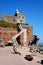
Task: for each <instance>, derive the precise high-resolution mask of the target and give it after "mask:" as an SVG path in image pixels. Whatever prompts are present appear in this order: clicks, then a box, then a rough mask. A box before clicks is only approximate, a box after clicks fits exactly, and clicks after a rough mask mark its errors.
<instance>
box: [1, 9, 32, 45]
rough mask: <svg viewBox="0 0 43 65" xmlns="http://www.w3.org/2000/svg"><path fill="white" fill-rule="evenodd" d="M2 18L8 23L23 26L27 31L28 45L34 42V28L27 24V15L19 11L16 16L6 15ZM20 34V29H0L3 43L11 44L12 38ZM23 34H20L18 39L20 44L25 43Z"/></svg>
mask: <svg viewBox="0 0 43 65" xmlns="http://www.w3.org/2000/svg"><path fill="white" fill-rule="evenodd" d="M0 18H2V20H3V21H6V22H8V23H13V24H16V25H17V24H18V23H19V24H21V26H22V27H23V28H24V29H26V30H27V32H26V37H27V39H26V41H27V42H26V44H29V43H30V41H32V40H33V28H32V26H30V25H28V24H26V16H25V14H21V13H19V11H18V10H16V12H15V15H14V16H5V15H0ZM19 32H20V30H19V28H9V27H0V39H2V41H0V44H1V43H4V44H5V43H8V42H9V43H10V41H11V40H12V37H13V36H15V35H16V34H18V33H19ZM23 35H24V34H23V33H22V34H20V35H19V36H18V37H17V42H18V44H23V41H24V39H25V38H24V37H23Z"/></svg>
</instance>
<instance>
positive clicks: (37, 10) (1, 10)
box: [0, 0, 43, 42]
mask: <svg viewBox="0 0 43 65" xmlns="http://www.w3.org/2000/svg"><path fill="white" fill-rule="evenodd" d="M16 9H18V10H19V12H20V13H23V14H25V15H26V23H27V24H29V25H31V26H32V27H33V34H34V35H37V36H38V37H39V38H40V40H39V42H43V0H0V14H3V15H9V16H13V15H14V14H15V10H16Z"/></svg>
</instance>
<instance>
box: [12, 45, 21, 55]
mask: <svg viewBox="0 0 43 65" xmlns="http://www.w3.org/2000/svg"><path fill="white" fill-rule="evenodd" d="M13 50H14V53H15V54H19V55H21V53H20V52H17V47H16V45H13Z"/></svg>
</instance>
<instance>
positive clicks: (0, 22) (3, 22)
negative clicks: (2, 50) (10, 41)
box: [0, 21, 17, 28]
mask: <svg viewBox="0 0 43 65" xmlns="http://www.w3.org/2000/svg"><path fill="white" fill-rule="evenodd" d="M0 26H1V27H5V28H7V27H9V28H16V27H17V25H16V24H13V23H9V22H6V21H0Z"/></svg>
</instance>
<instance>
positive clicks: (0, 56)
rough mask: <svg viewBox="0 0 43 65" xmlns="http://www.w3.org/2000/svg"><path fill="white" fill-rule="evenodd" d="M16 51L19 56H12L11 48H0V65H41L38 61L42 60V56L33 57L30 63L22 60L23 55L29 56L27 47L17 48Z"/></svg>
mask: <svg viewBox="0 0 43 65" xmlns="http://www.w3.org/2000/svg"><path fill="white" fill-rule="evenodd" d="M17 51H18V52H20V53H21V55H19V54H14V51H13V47H12V46H6V47H4V48H0V65H41V63H40V61H41V60H42V59H43V58H42V57H43V56H40V55H39V54H36V55H33V56H32V57H33V60H32V61H27V60H26V59H24V57H25V55H29V54H31V53H30V52H29V48H28V47H22V46H19V47H18V48H17Z"/></svg>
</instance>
